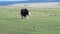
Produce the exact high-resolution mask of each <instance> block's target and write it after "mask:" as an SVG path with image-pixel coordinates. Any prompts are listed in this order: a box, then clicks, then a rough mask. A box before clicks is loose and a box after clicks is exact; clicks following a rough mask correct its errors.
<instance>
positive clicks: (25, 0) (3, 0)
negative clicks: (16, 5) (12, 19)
mask: <svg viewBox="0 0 60 34" xmlns="http://www.w3.org/2000/svg"><path fill="white" fill-rule="evenodd" d="M0 1H27V0H0Z"/></svg>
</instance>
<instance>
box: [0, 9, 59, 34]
mask: <svg viewBox="0 0 60 34" xmlns="http://www.w3.org/2000/svg"><path fill="white" fill-rule="evenodd" d="M29 11H30V12H31V15H30V17H29V18H28V19H21V16H20V9H17V8H16V9H14V8H13V9H11V8H9V9H8V8H0V34H60V9H46V10H45V9H29Z"/></svg>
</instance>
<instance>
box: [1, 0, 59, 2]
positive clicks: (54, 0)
mask: <svg viewBox="0 0 60 34" xmlns="http://www.w3.org/2000/svg"><path fill="white" fill-rule="evenodd" d="M0 1H28V0H0ZM29 1H40V2H50V1H52V2H60V0H29Z"/></svg>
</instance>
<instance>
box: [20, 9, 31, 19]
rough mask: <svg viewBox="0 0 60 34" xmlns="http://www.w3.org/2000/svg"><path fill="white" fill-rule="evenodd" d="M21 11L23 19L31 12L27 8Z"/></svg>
mask: <svg viewBox="0 0 60 34" xmlns="http://www.w3.org/2000/svg"><path fill="white" fill-rule="evenodd" d="M20 13H21V18H22V19H23V18H28V16H29V15H30V12H29V11H28V9H26V8H25V9H21V11H20Z"/></svg>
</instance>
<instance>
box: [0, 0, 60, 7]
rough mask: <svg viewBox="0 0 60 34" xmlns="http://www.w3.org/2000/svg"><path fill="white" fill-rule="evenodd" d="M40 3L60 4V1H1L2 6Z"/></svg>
mask: <svg viewBox="0 0 60 34" xmlns="http://www.w3.org/2000/svg"><path fill="white" fill-rule="evenodd" d="M40 2H60V1H58V0H48V1H46V0H28V1H0V6H5V5H10V4H17V3H40Z"/></svg>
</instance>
